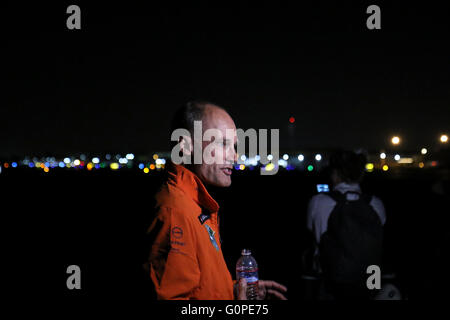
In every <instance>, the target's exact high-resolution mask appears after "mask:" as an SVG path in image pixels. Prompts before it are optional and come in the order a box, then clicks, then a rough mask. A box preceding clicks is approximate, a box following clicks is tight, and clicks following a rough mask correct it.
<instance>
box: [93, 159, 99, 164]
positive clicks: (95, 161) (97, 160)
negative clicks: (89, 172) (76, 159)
mask: <svg viewBox="0 0 450 320" xmlns="http://www.w3.org/2000/svg"><path fill="white" fill-rule="evenodd" d="M99 162H100V159H99V158H97V157H95V158H92V163H94V164H97V163H99Z"/></svg>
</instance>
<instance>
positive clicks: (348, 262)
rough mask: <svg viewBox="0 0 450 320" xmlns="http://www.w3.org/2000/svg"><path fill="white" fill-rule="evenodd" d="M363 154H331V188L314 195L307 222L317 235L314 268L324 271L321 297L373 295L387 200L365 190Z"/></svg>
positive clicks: (348, 152) (340, 297) (322, 272)
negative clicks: (371, 269)
mask: <svg viewBox="0 0 450 320" xmlns="http://www.w3.org/2000/svg"><path fill="white" fill-rule="evenodd" d="M365 164H366V159H365V156H364V155H361V154H356V153H354V152H352V151H338V152H335V153H334V154H332V155H331V157H330V161H329V170H330V175H331V177H330V178H331V182H332V189H331V191H330V192H326V193H319V194H317V195H315V196H313V197H312V199H311V200H310V202H309V205H308V211H307V227H308V229H309V230H310V231H311V232H312V233H313V235H314V242H315V253H314V262H315V263H314V264H315V270H316V272H317V273H318V274H320V275H321V277H322V280H323V281H322V284H323V285H322V290H321V292H322V294H321V296H322V298H324V297H326V299H338V300H339V299H368V298H370V296H371V292H370V291H369V290H368V289H367V286H366V280H367V277H368V274H367V273H366V270H367V267H368V266H370V265H377V266H380V264H381V256H382V245H383V225H384V224H385V222H386V213H385V208H384V205H383V202H382V201H381V200H380V199H379V198H377V197H375V196H372V195H368V194H364V193H362V191H361V187H360V182H361V180H362V178H363V175H364V169H365Z"/></svg>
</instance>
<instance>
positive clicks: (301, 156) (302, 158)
mask: <svg viewBox="0 0 450 320" xmlns="http://www.w3.org/2000/svg"><path fill="white" fill-rule="evenodd" d="M297 159H298V161H300V162H302V161H303V160H305V156H304V155H302V154H299V155H298V157H297Z"/></svg>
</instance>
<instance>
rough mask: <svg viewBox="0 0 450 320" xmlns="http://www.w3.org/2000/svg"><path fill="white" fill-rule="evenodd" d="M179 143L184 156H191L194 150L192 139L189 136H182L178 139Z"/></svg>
mask: <svg viewBox="0 0 450 320" xmlns="http://www.w3.org/2000/svg"><path fill="white" fill-rule="evenodd" d="M178 144H179V145H180V150H181V152H182V153H183V156H191V155H192V152H193V150H194V147H193V145H192V139H191V137H189V136H180V138H179V139H178Z"/></svg>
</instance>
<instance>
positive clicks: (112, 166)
mask: <svg viewBox="0 0 450 320" xmlns="http://www.w3.org/2000/svg"><path fill="white" fill-rule="evenodd" d="M109 167H110V168H111V169H112V170H117V169H119V164H118V163H117V162H113V163H111V164H110V165H109Z"/></svg>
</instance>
